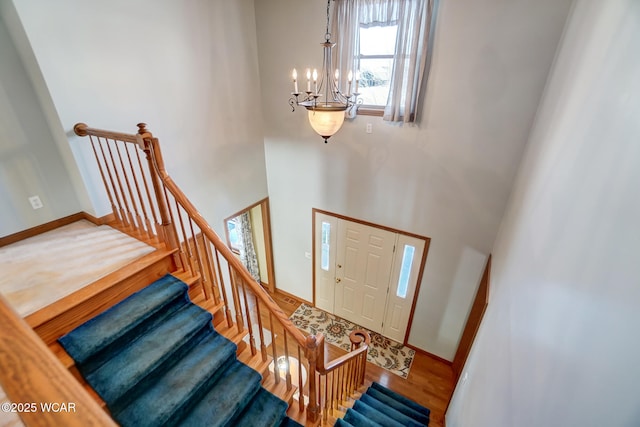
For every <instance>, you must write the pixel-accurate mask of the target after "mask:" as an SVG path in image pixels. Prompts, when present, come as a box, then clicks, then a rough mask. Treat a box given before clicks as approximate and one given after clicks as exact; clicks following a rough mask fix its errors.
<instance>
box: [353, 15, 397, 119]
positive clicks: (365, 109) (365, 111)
mask: <svg viewBox="0 0 640 427" xmlns="http://www.w3.org/2000/svg"><path fill="white" fill-rule="evenodd" d="M392 26H395V27H398V21H396V20H394V21H389V22H378V23H375V24H359V30H361V29H363V28H371V27H392ZM396 31H397V28H396ZM361 36H362V35H361V34H359V35H358V46H357V47H356V52H355V55H354V60H355V63H356V70H358V72H360V61H361V60H362V59H391V60H392V63H391V67H392V68H393V66H395V62H396V59H397V58H398V56H399V55H398V52H397V51H396V50H395V48H394V52H393V53H392V54H374V55H367V54H362V53H360V37H361ZM396 38H397V35H396ZM390 90H391V88H389V91H390ZM388 96H389V94H388V93H387V97H388ZM385 107H386V104H385V105H375V104H361V105H359V106H358V108H357V112H356V114H360V115H363V116H379V117H382V116H383V115H384V109H385Z"/></svg>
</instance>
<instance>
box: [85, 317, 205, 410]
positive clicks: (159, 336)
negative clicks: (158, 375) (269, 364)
mask: <svg viewBox="0 0 640 427" xmlns="http://www.w3.org/2000/svg"><path fill="white" fill-rule="evenodd" d="M210 323H211V314H209V313H208V312H206V311H204V310H202V309H201V308H200V307H198V306H195V305H188V306H185V307H183V308H182V309H180V310H179V311H177V312H175V313H174V314H173V315H172V316H170V317H168V318H167V319H165V321H164V322H162V324H160V325H158V326H157V327H156V328H154V329H152V330H151V331H149V332H148V333H146V334H145V335H143V336H142V337H140V338H139V339H137V340H136V341H134V342H133V343H132V344H131V345H129V346H127V347H126V348H125V349H124V350H123V351H120V352H119V353H117V354H114V355H113V356H112V357H110V358H109V360H108V361H106V362H105V363H104V364H103V365H101V366H100V367H99V368H98V369H96V370H95V371H93V372H91V373H89V374H87V375H86V378H87V381H88V382H89V383H90V384H92V385H93V387H94V389H95V390H96V391H97V392H98V394H99V395H100V396H101V397H102V398H103V399H104V400H105V401H107V402H112V403H115V402H117V400H118V399H120V398H122V397H123V396H124V395H125V394H126V393H127V392H128V391H130V390H131V389H132V388H133V387H134V386H135V385H136V384H138V383H139V382H140V381H141V380H142V379H143V378H144V377H145V376H147V375H149V373H153V372H154V371H155V370H156V369H158V368H159V367H161V366H163V363H166V362H167V361H168V360H169V359H171V358H175V357H177V356H176V355H174V354H178V355H179V353H178V352H179V350H180V348H181V347H182V346H184V345H185V344H187V343H188V342H189V341H190V340H191V339H192V338H194V337H195V336H196V335H197V334H200V335H202V333H203V332H205V331H207V330H209V331H212V329H211V328H209V329H207V325H209V324H210ZM140 355H144V357H140ZM132 360H135V361H136V363H132Z"/></svg>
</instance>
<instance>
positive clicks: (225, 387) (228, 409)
mask: <svg viewBox="0 0 640 427" xmlns="http://www.w3.org/2000/svg"><path fill="white" fill-rule="evenodd" d="M259 388H260V376H259V374H258V373H257V372H256V371H254V370H253V369H251V368H249V367H248V366H246V365H244V364H242V363H240V362H238V361H237V360H234V361H233V362H232V363H231V365H230V366H229V367H228V368H227V369H226V370H225V373H224V374H223V375H222V377H221V378H220V379H218V380H217V381H216V382H215V384H214V386H213V387H211V388H210V389H209V391H208V392H206V394H205V395H204V396H203V398H202V400H200V402H198V404H197V405H196V406H195V407H194V408H193V409H192V410H191V411H189V413H188V414H186V416H185V417H184V418H183V419H182V420H181V422H180V424H181V425H183V426H202V425H207V426H209V427H215V426H224V425H227V423H229V424H231V425H233V424H232V423H230V421H231V420H232V419H234V418H236V417H237V416H238V415H239V414H240V413H241V411H242V410H243V408H244V407H245V405H247V404H248V403H249V402H253V396H254V395H255V394H256V393H257V392H258V390H259Z"/></svg>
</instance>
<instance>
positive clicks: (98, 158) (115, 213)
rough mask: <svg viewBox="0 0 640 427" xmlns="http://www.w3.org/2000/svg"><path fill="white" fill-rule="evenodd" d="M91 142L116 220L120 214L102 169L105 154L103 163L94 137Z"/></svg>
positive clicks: (90, 137)
mask: <svg viewBox="0 0 640 427" xmlns="http://www.w3.org/2000/svg"><path fill="white" fill-rule="evenodd" d="M89 141H90V142H91V148H92V149H93V155H94V156H95V158H96V162H97V163H98V170H99V171H100V176H101V177H102V183H103V184H104V188H105V189H106V190H107V197H108V198H109V203H110V204H111V211H112V212H113V215H114V217H115V219H118V218H120V214H119V213H118V209H117V208H116V205H115V203H114V202H113V196H112V195H111V187H110V186H109V184H107V179H106V177H105V176H104V170H103V167H102V163H104V162H105V161H106V160H105V159H104V153H103V156H102V157H103V159H102V162H101V161H100V157H99V156H98V152H97V151H96V146H95V141H94V140H93V137H92V136H89ZM105 167H106V163H105Z"/></svg>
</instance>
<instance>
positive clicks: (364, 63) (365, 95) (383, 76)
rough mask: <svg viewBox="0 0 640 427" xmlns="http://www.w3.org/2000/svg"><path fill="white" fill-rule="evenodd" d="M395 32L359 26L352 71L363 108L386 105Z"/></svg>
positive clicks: (392, 28)
mask: <svg viewBox="0 0 640 427" xmlns="http://www.w3.org/2000/svg"><path fill="white" fill-rule="evenodd" d="M397 32H398V25H372V26H365V25H360V29H359V34H358V42H359V46H358V54H357V55H356V69H357V70H359V73H358V81H359V88H358V92H359V93H360V99H362V102H363V104H362V105H363V107H370V108H371V107H373V108H376V107H377V108H384V107H385V105H387V100H388V98H389V86H390V83H391V71H392V70H393V60H394V57H395V55H394V52H395V45H396V34H397Z"/></svg>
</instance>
